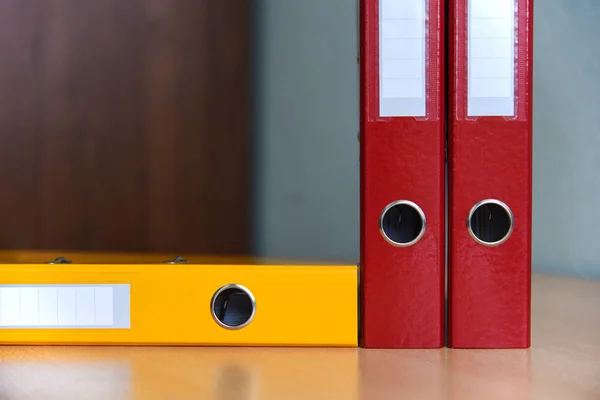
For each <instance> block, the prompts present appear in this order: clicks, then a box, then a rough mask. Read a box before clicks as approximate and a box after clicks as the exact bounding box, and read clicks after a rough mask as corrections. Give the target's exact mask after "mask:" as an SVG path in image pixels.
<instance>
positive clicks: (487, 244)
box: [467, 199, 515, 247]
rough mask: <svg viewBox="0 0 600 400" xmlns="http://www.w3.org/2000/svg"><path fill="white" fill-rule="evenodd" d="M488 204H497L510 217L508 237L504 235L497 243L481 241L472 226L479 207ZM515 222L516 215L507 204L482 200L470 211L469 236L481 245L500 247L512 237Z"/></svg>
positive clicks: (492, 200)
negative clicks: (472, 220)
mask: <svg viewBox="0 0 600 400" xmlns="http://www.w3.org/2000/svg"><path fill="white" fill-rule="evenodd" d="M486 204H496V205H498V206H500V207H502V208H503V209H504V211H505V212H506V214H507V215H508V218H509V221H510V227H509V229H508V232H506V235H504V237H503V238H502V239H500V240H498V241H495V242H486V241H483V240H481V239H479V238H478V237H477V235H475V232H473V227H472V226H471V219H472V218H473V214H474V213H475V211H476V210H477V209H478V208H479V207H481V206H483V205H486ZM514 222H515V218H514V215H513V213H512V211H511V209H510V207H509V206H508V205H507V204H506V203H504V202H503V201H500V200H497V199H485V200H481V201H480V202H478V203H477V204H475V205H474V206H473V208H471V211H469V216H468V217H467V231H468V232H469V235H470V236H471V237H472V238H473V240H475V241H476V242H477V243H479V244H480V245H482V246H488V247H494V246H499V245H501V244H502V243H504V242H506V241H507V240H508V238H509V237H510V235H511V234H512V232H513V228H514Z"/></svg>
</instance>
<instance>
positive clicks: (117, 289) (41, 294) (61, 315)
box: [0, 285, 130, 329]
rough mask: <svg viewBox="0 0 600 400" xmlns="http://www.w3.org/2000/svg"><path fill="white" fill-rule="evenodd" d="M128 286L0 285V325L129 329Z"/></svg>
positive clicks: (6, 326)
mask: <svg viewBox="0 0 600 400" xmlns="http://www.w3.org/2000/svg"><path fill="white" fill-rule="evenodd" d="M129 292H130V290H129V285H0V328H53V329H56V328H88V329H89V328H129V326H130V298H129V296H130V294H129Z"/></svg>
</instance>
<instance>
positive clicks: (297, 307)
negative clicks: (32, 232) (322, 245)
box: [0, 263, 358, 347]
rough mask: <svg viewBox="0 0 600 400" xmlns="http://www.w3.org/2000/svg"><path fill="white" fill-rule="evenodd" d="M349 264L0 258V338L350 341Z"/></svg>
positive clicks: (353, 296)
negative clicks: (4, 261)
mask: <svg viewBox="0 0 600 400" xmlns="http://www.w3.org/2000/svg"><path fill="white" fill-rule="evenodd" d="M357 281H358V278H357V267H356V266H355V265H354V266H343V265H336V266H334V265H331V266H316V265H309V266H303V265H289V266H286V265H194V264H188V263H175V264H167V265H160V264H159V265H156V264H155V265H152V264H147V265H144V264H120V265H119V264H97V265H94V264H88V265H82V264H65V263H51V264H12V265H11V264H4V265H2V266H0V344H30V345H35V344H44V345H48V344H60V345H70V344H80V345H198V346H226V345H227V346H329V347H356V346H357V344H358V343H357V330H358V295H357V285H358V282H357Z"/></svg>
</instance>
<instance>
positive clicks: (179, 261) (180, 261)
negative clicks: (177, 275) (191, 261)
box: [165, 256, 188, 264]
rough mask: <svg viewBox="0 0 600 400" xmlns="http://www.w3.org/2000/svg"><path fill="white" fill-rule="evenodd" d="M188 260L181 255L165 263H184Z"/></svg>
mask: <svg viewBox="0 0 600 400" xmlns="http://www.w3.org/2000/svg"><path fill="white" fill-rule="evenodd" d="M186 262H188V261H187V260H186V259H184V258H183V257H181V256H177V257H175V258H174V259H172V260H170V261H165V264H184V263H186Z"/></svg>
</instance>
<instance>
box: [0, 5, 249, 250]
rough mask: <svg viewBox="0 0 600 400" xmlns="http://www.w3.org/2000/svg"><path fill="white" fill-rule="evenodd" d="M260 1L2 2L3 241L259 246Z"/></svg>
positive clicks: (10, 244)
mask: <svg viewBox="0 0 600 400" xmlns="http://www.w3.org/2000/svg"><path fill="white" fill-rule="evenodd" d="M250 4H251V2H248V1H245V0H229V1H226V2H224V1H213V0H103V1H82V0H5V1H1V2H0V55H1V60H0V248H3V249H73V250H94V251H160V252H174V253H178V252H202V253H248V252H250V251H251V248H250V243H251V241H250V232H251V190H252V164H253V163H252V159H251V150H250V149H251V141H252V137H251V121H250V119H251V107H250V105H251V86H252V85H251V83H252V74H251V65H252V62H251V58H252V29H251V25H252V23H251V12H250V7H251V6H250Z"/></svg>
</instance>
